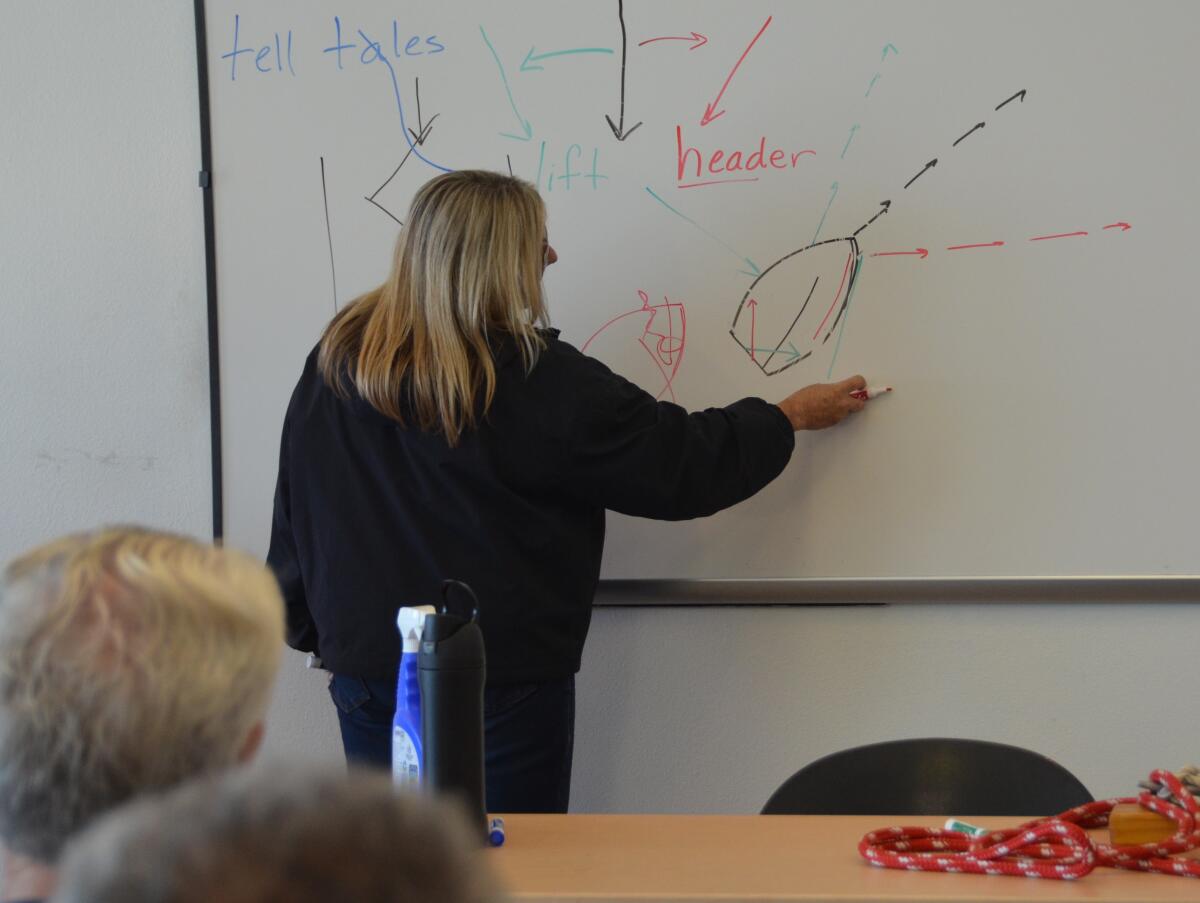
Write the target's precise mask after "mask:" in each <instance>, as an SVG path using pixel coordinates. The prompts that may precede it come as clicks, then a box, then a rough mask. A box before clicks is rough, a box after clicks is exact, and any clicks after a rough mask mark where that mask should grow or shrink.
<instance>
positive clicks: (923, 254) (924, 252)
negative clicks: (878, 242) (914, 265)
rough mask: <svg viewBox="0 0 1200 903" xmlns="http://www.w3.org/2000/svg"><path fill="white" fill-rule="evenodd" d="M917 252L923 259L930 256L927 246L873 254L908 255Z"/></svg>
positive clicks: (877, 255) (881, 255)
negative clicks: (911, 249)
mask: <svg viewBox="0 0 1200 903" xmlns="http://www.w3.org/2000/svg"><path fill="white" fill-rule="evenodd" d="M912 254H916V255H917V256H919V257H920V258H921V259H922V260H924V259H925V258H926V257H928V256H929V251H928V250H926V249H925V248H917V249H916V250H915V251H880V252H879V253H877V254H872V255H871V256H872V257H907V256H909V255H912Z"/></svg>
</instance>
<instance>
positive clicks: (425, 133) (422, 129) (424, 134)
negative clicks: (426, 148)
mask: <svg viewBox="0 0 1200 903" xmlns="http://www.w3.org/2000/svg"><path fill="white" fill-rule="evenodd" d="M413 81H414V82H415V84H416V90H417V130H416V131H415V132H414V131H413V130H412V129H409V130H408V133H409V134H410V135H412V136H413V141H415V142H417V145H418V146H420V145H422V144H424V143H425V139H426V138H428V137H429V130H430V129H431V128H433V120H434V119H437V118H438V116H439V115H441V114H439V113H434V114H433V117H432V118H431V119H430V120H429V125H428V126H426V125H425V122H424V121H423V120H422V119H421V80H420V79H419V78H415V79H413Z"/></svg>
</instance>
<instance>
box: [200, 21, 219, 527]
mask: <svg viewBox="0 0 1200 903" xmlns="http://www.w3.org/2000/svg"><path fill="white" fill-rule="evenodd" d="M195 10H196V75H197V78H196V81H197V85H198V87H199V90H200V190H201V191H203V192H204V275H205V282H206V283H207V286H208V395H209V422H210V432H211V434H212V529H213V539H214V540H216V539H220V538H221V536H222V535H223V534H224V532H225V524H224V520H225V515H224V511H223V510H222V504H221V499H222V495H223V492H222V486H221V348H220V339H219V336H218V332H217V248H216V241H215V239H214V230H213V195H212V137H211V121H210V119H209V115H208V41H207V39H206V33H205V25H204V0H195Z"/></svg>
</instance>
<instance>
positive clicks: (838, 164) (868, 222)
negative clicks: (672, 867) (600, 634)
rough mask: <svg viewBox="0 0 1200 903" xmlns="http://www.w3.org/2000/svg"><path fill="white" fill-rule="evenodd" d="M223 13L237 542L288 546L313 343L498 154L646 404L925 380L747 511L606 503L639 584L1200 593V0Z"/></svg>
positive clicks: (220, 232) (610, 553) (212, 59)
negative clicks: (1145, 587) (407, 222)
mask: <svg viewBox="0 0 1200 903" xmlns="http://www.w3.org/2000/svg"><path fill="white" fill-rule="evenodd" d="M204 19H205V23H204V24H205V29H206V36H207V51H206V63H207V66H208V87H209V92H210V109H211V121H212V154H213V164H212V185H213V189H212V190H213V192H214V201H215V253H216V261H217V295H218V299H219V317H220V320H219V322H220V329H219V344H220V355H221V383H222V386H223V392H222V396H221V399H220V405H221V408H220V412H221V420H222V427H223V462H224V475H225V482H224V489H223V493H224V494H223V499H224V504H225V512H226V535H227V536H228V537H230V538H231V539H232V540H233V541H235V542H237V543H238V544H240V545H243V546H247V547H250V548H253V549H257V550H259V551H263V550H265V548H266V543H267V537H268V534H269V524H270V513H271V500H272V493H273V487H274V479H275V469H276V463H277V454H278V441H279V428H280V424H281V422H282V417H283V412H284V409H285V407H286V404H287V399H288V396H289V394H290V391H291V388H292V386H293V384H294V382H295V380H296V378H297V376H298V374H299V372H300V369H301V365H302V362H303V360H304V357H305V355H306V354H307V353H308V351H309V350H310V349H311V347H312V345H313V344H314V343H315V341H316V339H317V337H318V336H319V334H320V331H321V329H322V327H323V326H324V324H325V323H326V322H327V320H328V319H329V318H330V317H331V316H332V315H333V314H334V312H335V311H336V310H337V309H338V308H339V307H340V306H342V305H344V304H345V303H347V302H348V301H349V300H351V299H352V298H353V297H354V296H355V295H357V294H358V293H360V292H362V291H364V290H366V289H368V288H370V287H372V286H374V285H376V284H378V283H379V282H380V281H381V280H382V279H383V277H384V275H385V273H386V271H387V267H388V263H389V260H390V254H391V248H392V245H393V242H394V240H395V236H396V233H397V229H398V228H399V225H398V224H399V222H400V221H402V220H403V217H404V213H405V210H406V206H407V203H408V200H409V198H410V197H411V195H412V193H413V191H414V190H415V189H416V188H417V187H418V186H419V185H420V184H422V183H423V182H424V181H426V180H427V179H429V178H430V177H432V176H434V175H436V174H437V173H438V172H439V171H441V170H443V169H458V168H468V167H470V168H488V169H495V170H499V171H507V170H509V169H511V171H512V172H513V173H514V174H516V175H518V176H520V177H522V178H525V179H528V180H530V181H532V182H535V183H536V184H537V186H538V188H539V190H540V191H541V193H542V195H543V197H544V198H545V200H546V204H547V207H548V210H549V229H550V239H551V242H552V243H553V244H554V246H555V248H556V249H557V250H558V253H559V256H560V261H559V263H558V264H557V265H555V266H554V267H552V268H551V269H550V270H549V271H548V272H547V275H546V287H547V293H548V297H549V303H550V309H551V314H552V318H553V321H554V324H555V325H556V326H557V327H559V328H561V329H562V331H563V337H564V338H565V339H566V340H568V341H570V342H572V343H573V344H575V345H576V346H578V347H583V348H586V350H587V352H588V353H589V354H593V355H595V356H597V357H599V358H600V359H602V360H603V361H605V362H606V363H607V364H609V365H610V366H611V367H612V368H613V369H615V370H617V371H618V372H620V373H623V374H624V375H626V376H628V377H629V378H630V379H633V380H634V381H635V382H638V383H639V384H640V385H642V386H643V387H644V388H646V389H647V390H648V391H650V392H651V393H653V394H655V395H657V396H659V397H661V398H664V399H667V400H673V401H676V402H678V403H679V404H682V405H684V406H686V407H688V408H690V409H697V408H703V407H707V406H714V405H723V404H727V403H729V402H731V401H734V400H736V399H738V398H741V397H744V396H746V395H758V396H762V397H765V398H767V399H769V400H772V401H776V400H779V399H782V398H783V397H784V396H786V395H787V394H788V393H790V392H791V391H793V390H794V389H796V388H798V387H800V386H802V385H805V384H807V383H810V382H818V381H826V380H830V379H837V378H840V377H843V376H845V375H849V374H852V373H855V372H861V373H863V374H865V375H866V376H867V377H868V379H869V380H870V381H871V382H872V383H879V384H890V385H892V386H894V387H895V391H894V392H893V393H892V394H891V395H889V396H887V397H884V398H881V399H878V400H875V401H872V402H870V403H869V405H868V408H867V410H866V411H864V412H863V413H862V414H859V415H856V416H855V417H854V418H852V419H851V420H849V421H847V422H846V423H845V424H843V425H841V426H839V427H838V428H836V429H833V430H829V431H824V432H819V433H812V434H800V435H799V436H798V439H797V447H796V452H795V455H794V457H793V459H792V462H791V464H790V465H789V467H788V468H787V470H786V471H785V473H784V474H783V475H782V476H780V477H779V478H778V479H777V480H776V481H775V482H774V483H772V484H771V485H770V486H769V487H768V488H767V489H766V490H764V491H763V492H761V493H760V494H759V495H758V496H756V497H755V498H753V499H751V500H749V501H748V502H746V503H744V504H742V505H740V506H738V507H736V508H734V509H731V510H729V511H726V512H722V513H720V514H718V515H716V516H713V517H711V518H707V519H703V520H698V521H694V522H688V523H682V524H676V523H656V522H652V521H644V520H637V519H631V518H626V517H622V516H618V515H610V517H609V538H608V543H607V548H606V557H605V563H604V576H605V577H606V578H608V579H609V580H611V581H617V582H619V581H630V580H634V581H643V580H660V581H681V580H682V581H698V580H731V581H742V582H746V581H784V582H788V581H795V580H810V581H824V584H823V585H825V586H829V585H831V584H836V583H837V582H839V581H867V582H870V581H893V585H900V586H905V587H908V586H911V585H912V584H911V581H914V580H915V581H917V582H918V583H919V582H920V581H925V580H935V579H936V580H950V581H953V585H954V586H960V585H966V584H963V581H966V582H967V584H969V583H970V582H971V581H976V580H985V579H991V580H996V579H998V580H1002V581H1003V580H1006V579H1012V580H1017V579H1019V578H1039V579H1040V578H1059V579H1069V578H1103V579H1108V578H1111V577H1117V576H1120V577H1123V578H1130V577H1134V578H1160V579H1172V580H1174V579H1177V578H1180V577H1187V576H1188V575H1191V574H1195V573H1198V572H1200V567H1198V565H1200V543H1197V541H1196V537H1197V534H1198V531H1197V529H1196V528H1197V512H1198V511H1200V480H1197V479H1195V477H1194V476H1193V472H1194V467H1195V464H1194V462H1195V460H1196V459H1197V441H1196V440H1197V438H1198V433H1200V427H1198V426H1197V420H1196V417H1195V414H1194V412H1195V410H1196V401H1195V398H1194V394H1195V387H1196V386H1198V385H1200V355H1197V353H1196V350H1197V335H1200V305H1197V303H1196V299H1195V289H1194V288H1193V285H1192V279H1191V278H1190V277H1189V261H1190V260H1191V259H1192V257H1193V256H1194V251H1193V248H1192V244H1193V243H1194V241H1195V235H1196V230H1195V228H1194V225H1193V222H1194V216H1195V211H1196V209H1197V206H1198V202H1200V182H1198V180H1197V178H1196V175H1195V165H1196V159H1197V151H1200V141H1198V137H1200V135H1198V127H1197V117H1196V116H1195V115H1194V111H1195V103H1194V98H1193V81H1194V77H1193V67H1192V65H1191V63H1192V56H1193V53H1194V42H1195V36H1196V34H1197V33H1200V7H1198V6H1197V5H1195V4H1192V3H1188V2H1174V3H1167V2H1161V3H1148V4H1139V5H1136V6H1135V5H1133V4H1128V3H1123V2H1060V3H1054V4H1045V3H1013V2H1010V3H1005V4H986V5H985V4H978V3H961V2H933V0H929V2H905V3H894V2H880V3H849V2H805V3H789V2H778V0H777V2H760V0H742V2H740V3H738V4H728V3H717V2H704V3H699V2H662V0H655V2H653V3H651V2H627V3H621V2H617V0H613V2H574V3H564V2H561V0H559V2H549V0H544V2H543V0H528V2H519V3H508V4H495V3H483V2H454V3H443V4H397V3H381V2H356V0H343V2H340V3H338V4H324V3H322V4H301V3H287V2H282V0H273V2H272V0H260V2H254V3H241V4H239V3H233V2H227V0H209V2H207V3H206V4H204ZM1193 585H1194V584H1193ZM905 591H906V592H907V590H905ZM917 595H918V596H919V595H920V593H919V592H918V593H917ZM1192 596H1193V597H1194V593H1193V594H1192Z"/></svg>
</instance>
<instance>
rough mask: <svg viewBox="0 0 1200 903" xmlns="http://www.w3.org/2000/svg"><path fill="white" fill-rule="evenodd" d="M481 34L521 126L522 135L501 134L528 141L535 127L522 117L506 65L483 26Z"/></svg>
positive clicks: (480, 28)
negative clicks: (509, 81)
mask: <svg viewBox="0 0 1200 903" xmlns="http://www.w3.org/2000/svg"><path fill="white" fill-rule="evenodd" d="M479 33H480V34H481V35H483V43H485V44H487V49H488V50H490V51H491V52H492V59H494V60H495V61H496V68H497V69H499V70H500V80H501V81H502V82H504V91H505V93H506V94H507V95H508V103H509V106H511V107H512V111H513V114H514V115H515V116H516V117H517V122H518V123H519V124H520V126H521V132H522V134H520V135H514V134H512V133H511V132H501V133H500V134H501V135H503V136H504V137H505V138H515V139H516V140H517V141H528V140H529V139H530V138H532V137H533V126H531V125H530V124H529V120H528V119H526V118H525V117H524V116H522V115H521V111H520V110H518V109H517V102H516V101H515V100H513V93H512V88H511V87H509V84H508V76H507V75H505V74H504V64H503V63H501V62H500V55H499V54H498V53H496V48H495V47H493V46H492V42H491V41H489V40H488V36H487V32H486V31H484V30H483V26H482V25H480V26H479Z"/></svg>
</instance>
